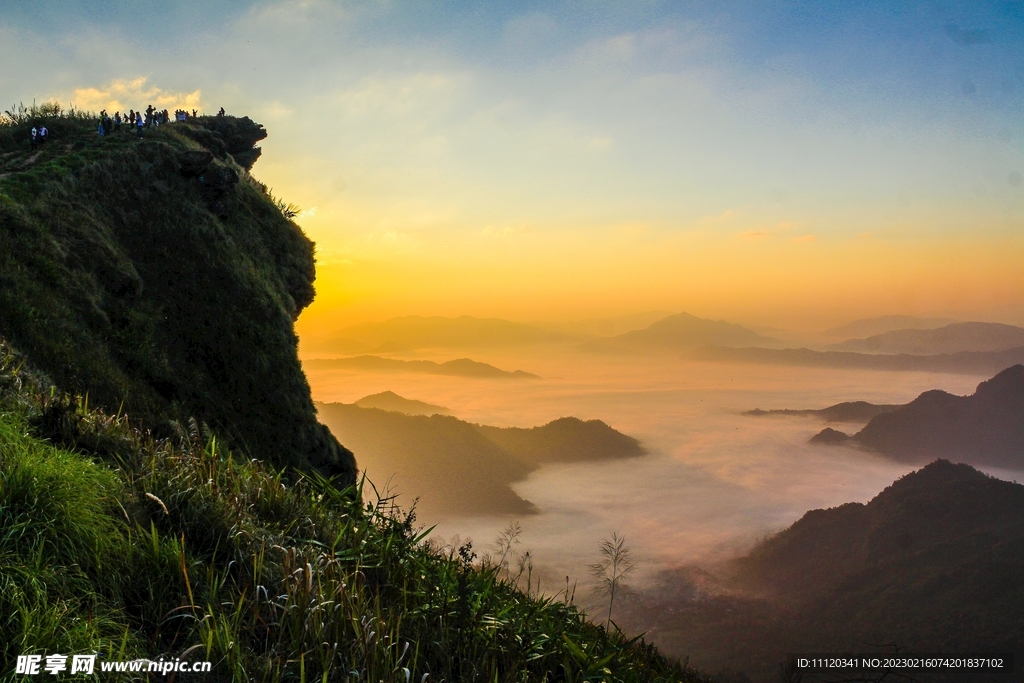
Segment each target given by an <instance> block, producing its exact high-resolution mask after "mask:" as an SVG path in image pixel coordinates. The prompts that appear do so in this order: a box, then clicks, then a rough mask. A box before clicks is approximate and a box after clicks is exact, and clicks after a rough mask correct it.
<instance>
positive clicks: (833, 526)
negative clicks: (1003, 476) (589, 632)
mask: <svg viewBox="0 0 1024 683" xmlns="http://www.w3.org/2000/svg"><path fill="white" fill-rule="evenodd" d="M1021 563H1024V486H1021V485H1019V484H1016V483H1011V482H1006V481H1001V480H998V479H994V478H992V477H989V476H987V475H984V474H982V473H980V472H978V471H977V470H975V469H973V468H971V467H969V466H967V465H954V464H951V463H949V462H948V461H944V460H939V461H936V462H933V463H932V464H930V465H928V466H927V467H924V468H923V469H921V470H918V471H917V472H913V473H911V474H908V475H906V476H905V477H903V478H901V479H899V480H897V481H896V482H894V483H893V484H892V485H891V486H889V487H888V488H886V489H885V490H884V491H882V492H881V493H880V494H878V495H877V496H876V497H875V498H873V499H872V500H871V501H870V502H869V503H867V504H861V503H848V504H846V505H842V506H839V507H836V508H831V509H828V510H812V511H809V512H808V513H806V514H805V515H804V516H803V517H801V518H800V520H798V521H797V522H795V523H794V524H793V525H792V526H790V527H789V528H787V529H786V530H784V531H782V532H780V533H778V534H775V535H774V536H772V537H770V538H769V539H767V540H765V541H763V542H762V543H760V544H759V545H758V546H757V547H755V548H754V549H753V550H752V551H751V552H750V553H749V554H747V555H746V556H744V557H742V558H740V559H738V560H736V561H734V562H733V563H732V564H731V565H729V566H728V567H727V568H725V569H723V570H721V573H720V575H719V576H717V577H709V576H708V575H707V574H706V573H705V574H701V573H700V572H694V571H693V570H680V571H677V572H669V573H667V574H666V575H665V577H664V581H663V585H662V586H661V587H660V588H659V589H656V591H655V592H652V593H650V594H649V595H648V596H647V597H646V598H645V599H644V601H643V602H642V604H641V605H640V607H639V608H638V609H635V610H633V611H632V612H631V614H630V615H629V618H628V621H627V623H628V624H629V625H630V626H631V627H633V628H645V629H649V632H650V633H651V635H652V637H654V638H655V639H656V640H657V641H658V642H659V643H660V644H661V645H662V647H663V648H665V649H666V650H668V651H670V652H674V653H676V654H688V655H690V656H691V662H693V663H694V664H696V665H697V666H701V667H704V668H706V669H710V670H716V669H718V668H721V667H729V668H732V669H734V670H735V669H739V670H742V671H746V672H747V673H749V674H750V675H751V676H752V677H753V679H754V680H756V681H769V680H771V681H774V680H778V678H777V676H778V674H777V667H778V664H779V663H780V662H782V661H783V660H784V659H785V657H786V655H787V653H788V652H844V651H846V652H851V651H856V652H863V651H875V652H886V650H885V649H884V644H886V643H892V644H894V645H899V646H900V647H901V648H902V649H903V651H905V652H936V651H938V652H971V651H975V652H982V651H985V652H1017V653H1018V656H1020V654H1019V653H1021V651H1022V650H1024V618H1021V616H1020V615H1021V614H1022V613H1024V585H1022V584H1021V583H1020V581H1019V567H1020V566H1021ZM870 644H879V645H878V646H872V645H870ZM888 652H889V653H892V649H891V648H890V649H889V650H888ZM917 680H922V681H925V680H928V681H931V680H935V681H938V680H942V681H967V680H988V679H972V678H971V677H970V676H965V675H964V673H963V672H962V671H961V672H956V674H955V675H951V676H947V677H942V676H929V675H924V676H922V677H920V678H917Z"/></svg>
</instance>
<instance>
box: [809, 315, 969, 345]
mask: <svg viewBox="0 0 1024 683" xmlns="http://www.w3.org/2000/svg"><path fill="white" fill-rule="evenodd" d="M955 322H956V320H953V319H952V318H918V317H916V316H913V315H883V316H879V317H877V318H861V319H860V320H854V321H853V322H850V323H846V324H845V325H840V326H839V327H833V328H832V329H829V330H825V331H824V332H822V333H821V334H820V336H822V337H828V338H832V339H849V338H850V337H870V336H873V335H876V334H883V333H885V332H891V331H893V330H931V329H935V328H937V327H944V326H945V325H949V324H951V323H955Z"/></svg>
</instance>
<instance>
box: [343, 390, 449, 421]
mask: <svg viewBox="0 0 1024 683" xmlns="http://www.w3.org/2000/svg"><path fill="white" fill-rule="evenodd" d="M353 405H357V406H359V407H360V408H380V409H381V410H390V411H392V412H395V413H405V414H406V415H450V414H451V412H452V411H450V410H448V409H447V408H445V407H444V406H435V405H432V404H430V403H424V402H423V401H415V400H413V399H409V398H403V397H401V396H399V395H398V394H396V393H395V392H393V391H382V392H381V393H379V394H370V395H369V396H363V397H362V398H361V399H359V400H358V401H356V402H355V403H354V404H353Z"/></svg>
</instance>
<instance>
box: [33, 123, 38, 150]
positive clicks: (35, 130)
mask: <svg viewBox="0 0 1024 683" xmlns="http://www.w3.org/2000/svg"><path fill="white" fill-rule="evenodd" d="M38 144H39V129H38V128H36V127H35V126H32V149H35V148H36V145H38Z"/></svg>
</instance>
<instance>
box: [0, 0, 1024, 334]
mask: <svg viewBox="0 0 1024 683" xmlns="http://www.w3.org/2000/svg"><path fill="white" fill-rule="evenodd" d="M0 61H2V62H3V63H4V65H5V68H4V69H3V70H2V71H0V102H15V101H19V100H22V101H30V100H32V99H33V98H35V99H37V100H42V99H46V98H51V97H55V98H59V99H61V100H62V101H64V102H67V101H69V100H75V101H77V102H78V103H79V104H80V105H84V106H92V107H96V108H98V107H99V106H104V105H105V103H108V102H114V101H116V102H117V103H119V104H121V105H123V106H124V107H129V106H132V107H140V106H145V104H146V103H148V100H147V98H149V99H153V98H155V97H163V98H164V100H163V101H165V102H172V101H179V100H180V101H182V102H184V101H185V99H186V98H187V97H189V96H191V99H189V100H188V101H190V102H199V103H200V104H201V107H204V108H206V109H208V110H216V108H217V107H219V106H225V107H226V108H227V109H228V110H229V111H232V112H238V113H246V114H249V115H251V116H253V118H255V119H257V120H259V121H261V122H263V123H264V124H266V125H267V127H268V129H269V130H270V133H271V137H270V138H269V139H268V140H267V142H266V145H265V155H264V158H263V159H261V161H260V163H259V165H258V166H257V168H256V173H257V175H259V176H260V177H261V178H262V179H264V180H267V181H269V182H270V184H271V185H272V186H273V187H274V188H275V191H277V192H279V193H280V194H282V195H284V196H285V197H286V198H287V199H289V200H293V201H295V202H296V203H298V204H299V205H300V206H302V207H304V208H306V209H307V211H306V212H305V214H304V215H303V216H302V217H301V218H300V222H301V223H302V225H303V227H304V228H306V230H307V231H308V232H309V233H310V234H311V235H312V236H313V237H314V238H315V239H316V240H317V242H318V244H319V245H320V258H321V282H322V287H321V291H322V292H329V294H326V295H325V296H324V297H322V299H325V300H326V302H325V303H324V304H323V306H322V307H321V308H322V309H323V310H324V311H325V313H324V315H325V316H326V315H327V313H326V311H327V309H328V308H329V309H330V311H332V313H331V315H335V316H341V317H344V318H346V320H350V321H354V320H356V319H361V318H366V317H380V315H379V314H380V312H382V311H387V312H389V313H394V314H400V313H414V312H423V313H427V312H434V313H452V314H454V313H458V312H467V313H481V314H482V313H487V312H493V313H496V314H502V315H508V316H510V317H531V316H541V317H543V316H546V315H548V316H550V315H572V314H573V313H574V312H579V313H580V314H592V313H599V312H602V311H605V310H607V312H609V313H612V312H615V313H618V312H629V311H631V310H643V309H645V308H666V309H670V310H682V309H687V310H695V311H698V312H704V313H706V314H714V313H719V314H720V315H735V316H739V317H745V318H747V319H749V318H750V317H751V316H754V315H761V316H765V317H770V316H776V317H777V316H782V317H786V316H789V317H796V318H800V317H801V316H803V317H805V318H806V317H815V316H817V317H829V316H838V315H839V313H837V312H835V311H831V312H829V311H828V310H826V309H828V308H829V306H835V303H830V302H839V301H841V303H842V306H843V310H844V311H846V312H850V313H853V312H856V313H858V314H860V313H870V312H879V313H900V312H928V313H935V312H944V313H950V312H952V313H958V312H974V313H978V312H986V311H989V312H990V311H994V310H999V311H1004V312H1005V311H1011V312H1012V311H1015V310H1017V308H1019V305H1020V296H1021V291H1020V287H1015V286H1014V285H1013V277H1012V275H1013V274H1012V272H1011V265H1010V259H1011V257H1013V258H1016V257H1017V256H1019V255H1021V254H1022V253H1024V245H1022V243H1021V226H1022V222H1024V188H1022V187H1021V173H1022V172H1024V159H1022V145H1024V127H1022V118H1021V116H1020V112H1021V110H1022V109H1021V105H1022V104H1024V2H997V3H966V2H965V3H942V2H920V3H914V2H905V3H904V2H899V3H897V2H875V3H870V2H857V3H850V2H790V3H753V2H636V3H619V2H567V3H541V2H528V3H487V2H417V3H413V2H363V3H343V2H324V1H316V0H310V1H307V2H299V1H290V0H283V1H279V2H260V3H246V2H218V3H206V4H198V3H183V2H174V1H166V2H159V3H148V2H147V3H143V2H122V1H120V0H110V1H109V2H104V3H91V2H90V3H73V2H71V3H69V2H56V1H44V2H31V3H30V2H22V1H20V0H15V1H14V2H10V1H8V2H5V3H3V4H2V5H0ZM175 98H177V100H176V99H175ZM866 239H867V240H869V241H871V244H870V245H866V243H865V242H864V240H866ZM755 243H756V244H755ZM811 249H814V250H816V251H809V250H811ZM801 250H803V251H801ZM956 254H960V255H961V256H962V255H964V254H971V255H972V256H971V258H970V259H969V260H967V261H966V262H964V259H963V258H961V259H960V261H958V260H957V259H956V258H955V255H956ZM805 263H817V264H823V265H816V266H814V267H811V266H802V265H800V264H805ZM772 264H776V265H775V266H773V265H772ZM950 268H953V271H952V272H951V273H950V276H949V277H948V278H946V279H947V280H948V283H947V284H945V285H942V286H939V285H937V284H936V283H935V277H936V274H937V273H940V272H941V273H944V272H950V270H949V269H950ZM730 269H732V270H730ZM801 269H802V270H801ZM894 269H895V271H894ZM612 271H614V272H617V273H619V275H618V276H614V277H613V276H611V275H609V273H610V272H612ZM681 272H685V273H688V275H686V276H681V275H680V273H681ZM437 273H443V274H444V275H443V277H436V276H434V277H430V276H428V274H435V275H436V274H437ZM794 273H796V275H794ZM993 273H995V275H993ZM524 274H526V275H527V276H524ZM858 274H859V275H858ZM755 275H756V277H755ZM797 275H799V277H797ZM428 277H430V279H431V281H437V282H438V283H439V284H437V285H436V286H434V287H432V288H427V289H425V290H424V288H423V287H422V283H423V282H424V279H425V278H428ZM857 277H861V278H867V279H865V280H863V281H858V280H857ZM872 278H873V279H872ZM812 282H813V283H814V287H815V288H816V289H818V290H820V292H821V294H820V296H819V297H817V298H815V297H808V296H807V295H806V290H807V289H808V285H809V283H812ZM736 283H739V284H736ZM744 283H745V284H744ZM734 285H735V286H734ZM851 288H856V289H858V290H859V291H861V292H863V296H862V297H860V298H856V297H851V296H848V292H849V290H850V289H851ZM414 290H416V292H419V293H416V292H414ZM726 290H728V291H726ZM801 292H802V294H800V296H797V294H798V293H801ZM540 302H544V303H540ZM897 309H898V310H897ZM830 310H831V309H830ZM993 315H995V314H993ZM1000 315H1002V314H1000Z"/></svg>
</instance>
